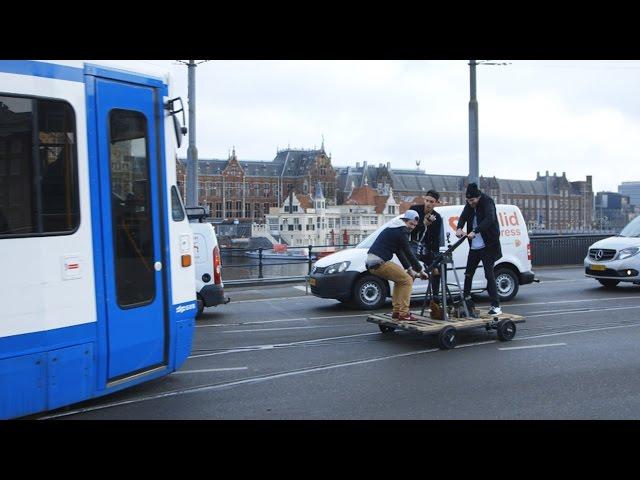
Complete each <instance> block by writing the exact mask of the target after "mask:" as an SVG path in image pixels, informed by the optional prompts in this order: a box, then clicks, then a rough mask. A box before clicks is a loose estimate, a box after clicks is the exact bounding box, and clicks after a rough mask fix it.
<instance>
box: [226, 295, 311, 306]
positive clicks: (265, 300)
mask: <svg viewBox="0 0 640 480" xmlns="http://www.w3.org/2000/svg"><path fill="white" fill-rule="evenodd" d="M295 298H297V299H300V298H315V299H317V300H322V299H319V298H318V297H314V296H313V295H297V296H295V297H274V298H256V299H253V300H235V301H234V300H232V301H231V303H233V304H234V305H235V304H236V303H248V302H273V301H280V300H293V299H295Z"/></svg>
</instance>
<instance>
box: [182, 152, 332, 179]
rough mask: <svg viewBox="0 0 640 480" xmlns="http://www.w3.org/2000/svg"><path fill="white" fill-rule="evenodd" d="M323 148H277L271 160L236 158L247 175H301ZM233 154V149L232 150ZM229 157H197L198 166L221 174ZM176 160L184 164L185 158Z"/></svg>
mask: <svg viewBox="0 0 640 480" xmlns="http://www.w3.org/2000/svg"><path fill="white" fill-rule="evenodd" d="M320 154H324V150H322V149H321V150H290V149H287V150H279V151H278V153H277V154H276V156H275V158H274V159H273V160H238V163H239V164H240V165H241V166H242V168H243V169H244V172H245V175H246V176H247V177H280V176H284V177H303V176H307V175H308V174H309V169H310V168H311V166H312V165H313V163H314V161H315V159H316V157H317V156H318V155H320ZM234 155H235V151H234ZM229 160H231V158H229V159H226V160H221V159H216V158H199V159H198V167H199V170H200V173H201V174H203V175H221V174H222V171H223V170H224V169H225V167H226V166H227V164H228V163H229ZM178 162H179V163H180V164H182V165H183V166H184V165H186V159H185V158H179V159H178Z"/></svg>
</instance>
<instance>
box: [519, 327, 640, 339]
mask: <svg viewBox="0 0 640 480" xmlns="http://www.w3.org/2000/svg"><path fill="white" fill-rule="evenodd" d="M631 327H640V323H634V324H632V325H615V326H613V327H601V328H585V329H583V330H571V331H568V332H557V333H544V334H542V335H531V336H529V337H520V338H514V339H513V340H512V341H514V342H515V341H521V340H530V339H532V338H543V337H557V336H560V335H572V334H574V333H587V332H599V331H602V330H615V329H618V328H631Z"/></svg>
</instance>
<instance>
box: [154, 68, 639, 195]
mask: <svg viewBox="0 0 640 480" xmlns="http://www.w3.org/2000/svg"><path fill="white" fill-rule="evenodd" d="M492 61H494V62H498V61H500V62H504V61H508V62H511V64H510V65H507V66H492V65H480V66H478V67H477V98H478V104H479V136H480V140H479V145H480V154H479V155H480V174H481V175H485V176H496V177H498V178H507V179H523V180H534V179H535V177H536V172H538V171H539V172H540V173H541V174H544V172H545V171H546V170H549V173H551V174H553V172H556V173H557V174H558V175H562V172H566V174H567V177H568V179H569V180H570V181H576V180H585V177H586V176H587V175H593V184H594V190H595V191H600V190H611V191H617V186H618V185H619V184H620V183H621V182H622V181H630V180H636V181H640V163H639V162H638V151H639V146H640V145H639V143H640V62H639V61H564V60H553V61H518V60H492ZM148 63H150V64H154V65H165V66H168V67H169V68H170V69H171V71H172V75H173V80H174V82H175V87H176V88H175V90H174V93H175V94H177V95H180V96H182V97H183V100H185V105H186V98H187V67H186V66H184V65H180V64H178V63H177V62H175V61H163V60H153V61H148ZM196 72H197V87H196V98H197V147H198V156H199V158H201V159H203V158H219V159H223V158H227V156H228V154H229V151H230V150H231V148H232V147H233V146H235V149H236V154H237V155H238V158H239V159H240V160H267V161H270V160H272V159H273V158H274V156H275V155H276V149H277V148H280V149H282V148H285V147H287V146H291V147H292V148H294V147H295V148H305V149H310V148H314V147H316V148H318V147H319V146H320V144H321V142H322V135H324V142H325V150H326V151H327V152H328V153H330V154H331V156H332V163H333V165H337V166H347V165H352V166H355V164H356V162H360V163H361V164H362V162H363V161H367V162H368V163H369V164H370V165H371V164H375V165H377V164H379V163H385V164H386V163H387V162H391V166H392V168H416V160H419V161H420V162H421V163H420V168H421V169H424V170H425V171H426V172H427V173H433V174H449V175H467V174H468V171H469V111H468V108H469V66H468V61H467V60H452V61H443V60H438V61H346V60H340V61H318V60H314V61H266V60H256V61H228V60H226V61H215V60H214V61H208V62H206V63H202V64H200V65H199V66H198V67H197V69H196ZM187 143H188V137H185V142H184V145H185V146H183V147H182V148H181V149H180V152H179V155H180V156H181V157H186V145H187Z"/></svg>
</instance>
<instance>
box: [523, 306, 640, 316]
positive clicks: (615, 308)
mask: <svg viewBox="0 0 640 480" xmlns="http://www.w3.org/2000/svg"><path fill="white" fill-rule="evenodd" d="M638 308H640V307H639V306H638V305H632V306H630V307H605V308H589V309H587V310H579V311H576V310H569V311H566V310H560V311H556V312H553V313H543V314H540V315H525V317H526V318H534V317H536V318H537V317H548V316H551V315H569V314H571V313H593V312H608V311H610V310H631V309H638Z"/></svg>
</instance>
